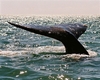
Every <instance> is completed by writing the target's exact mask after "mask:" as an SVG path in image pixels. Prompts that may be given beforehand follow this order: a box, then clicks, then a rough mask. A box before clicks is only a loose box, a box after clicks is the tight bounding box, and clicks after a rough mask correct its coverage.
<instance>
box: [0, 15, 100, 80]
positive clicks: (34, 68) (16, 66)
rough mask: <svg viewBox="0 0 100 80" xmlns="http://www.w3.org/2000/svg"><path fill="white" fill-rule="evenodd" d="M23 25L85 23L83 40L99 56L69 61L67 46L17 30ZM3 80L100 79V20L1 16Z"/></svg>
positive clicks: (98, 18) (1, 67) (0, 33)
mask: <svg viewBox="0 0 100 80" xmlns="http://www.w3.org/2000/svg"><path fill="white" fill-rule="evenodd" d="M7 21H11V22H15V23H19V24H36V25H37V24H38V25H53V24H60V23H83V24H86V25H87V26H89V27H88V29H87V31H86V32H85V33H84V34H83V35H82V36H81V37H80V38H79V41H80V42H81V43H82V44H83V45H84V46H85V48H86V49H87V50H92V51H95V52H96V53H97V54H98V55H97V56H95V57H90V58H81V59H78V60H77V59H72V58H67V57H65V55H61V54H62V53H64V52H65V51H64V47H63V45H62V44H61V43H60V42H59V41H57V40H55V39H52V38H48V37H45V36H41V35H37V34H34V33H30V32H28V31H25V30H21V29H18V28H15V27H13V26H11V25H9V24H8V23H7ZM0 49H1V51H0V80H100V17H35V16H34V17H20V16H13V17H12V16H0Z"/></svg>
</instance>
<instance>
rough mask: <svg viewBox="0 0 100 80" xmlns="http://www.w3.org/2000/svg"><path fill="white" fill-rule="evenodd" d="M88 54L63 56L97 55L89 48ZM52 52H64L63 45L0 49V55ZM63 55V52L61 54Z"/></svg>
mask: <svg viewBox="0 0 100 80" xmlns="http://www.w3.org/2000/svg"><path fill="white" fill-rule="evenodd" d="M87 51H88V53H89V55H85V54H75V53H73V54H65V55H64V57H66V58H73V59H80V58H85V57H95V56H97V53H96V52H94V51H91V50H87ZM43 52H44V53H50V52H51V53H52V54H56V55H57V53H58V55H59V53H60V55H61V54H62V53H65V50H64V47H63V46H42V47H37V48H25V49H24V50H22V51H0V55H1V56H10V57H11V56H21V55H25V54H41V53H43ZM62 55H63V54H62Z"/></svg>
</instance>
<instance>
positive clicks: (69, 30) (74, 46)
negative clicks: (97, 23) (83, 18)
mask: <svg viewBox="0 0 100 80" xmlns="http://www.w3.org/2000/svg"><path fill="white" fill-rule="evenodd" d="M8 23H9V24H11V25H13V26H15V27H18V28H21V29H24V30H27V31H30V32H33V33H36V34H40V35H44V36H47V37H51V38H54V39H57V40H59V41H61V42H62V43H63V45H64V46H65V49H66V54H73V53H75V54H86V55H88V52H87V51H86V49H85V48H84V47H83V46H82V44H81V43H80V42H79V41H78V40H77V39H78V38H79V37H80V36H81V35H82V34H83V33H84V32H85V30H86V28H87V26H85V25H81V24H78V23H76V24H60V25H54V26H40V25H38V26H36V25H25V26H24V25H19V24H14V23H11V22H8Z"/></svg>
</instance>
